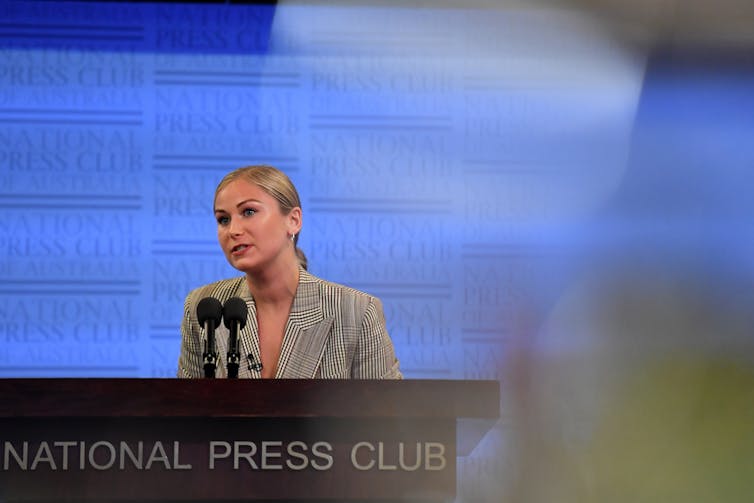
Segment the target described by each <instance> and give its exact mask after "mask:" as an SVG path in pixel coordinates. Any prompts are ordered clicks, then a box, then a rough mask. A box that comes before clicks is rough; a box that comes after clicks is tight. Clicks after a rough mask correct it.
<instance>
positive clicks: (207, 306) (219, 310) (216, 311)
mask: <svg viewBox="0 0 754 503" xmlns="http://www.w3.org/2000/svg"><path fill="white" fill-rule="evenodd" d="M196 317H197V318H198V319H199V325H201V326H204V323H205V322H206V321H208V320H213V321H214V322H215V326H216V327H217V326H219V325H220V320H221V319H222V317H223V306H222V304H220V301H219V300H217V299H216V298H214V297H204V298H203V299H202V300H200V301H199V304H198V305H197V306H196Z"/></svg>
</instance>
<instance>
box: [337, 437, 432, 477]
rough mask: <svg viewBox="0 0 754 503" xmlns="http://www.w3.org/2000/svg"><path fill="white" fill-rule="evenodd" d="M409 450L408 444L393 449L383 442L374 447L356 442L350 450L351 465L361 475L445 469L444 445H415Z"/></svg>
mask: <svg viewBox="0 0 754 503" xmlns="http://www.w3.org/2000/svg"><path fill="white" fill-rule="evenodd" d="M411 447H412V444H408V443H404V442H398V444H397V445H386V444H385V443H384V442H377V445H375V444H373V443H371V442H358V443H357V444H355V445H354V446H353V448H351V465H353V467H354V468H356V469H357V470H361V471H367V470H373V469H376V470H379V471H393V470H401V471H406V472H413V471H416V470H419V469H420V468H423V469H424V470H425V471H440V470H444V469H445V468H446V466H447V461H446V459H445V445H444V444H442V443H440V442H426V443H423V444H422V443H421V442H416V443H415V444H413V448H411ZM375 453H376V456H375ZM375 458H376V459H375Z"/></svg>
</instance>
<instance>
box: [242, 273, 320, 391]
mask: <svg viewBox="0 0 754 503" xmlns="http://www.w3.org/2000/svg"><path fill="white" fill-rule="evenodd" d="M321 288H322V280H320V279H319V278H317V277H315V276H313V275H311V274H309V273H308V272H307V271H305V270H304V269H303V268H300V269H299V279H298V287H297V288H296V295H295V297H294V298H293V304H292V305H291V312H290V314H289V316H288V322H287V323H286V326H285V334H284V335H283V345H282V347H281V350H280V360H279V361H278V366H277V371H276V373H275V377H278V378H312V377H315V375H316V373H317V370H318V369H319V364H320V361H321V359H322V355H323V354H324V348H325V343H326V341H327V335H328V334H329V331H330V327H331V325H332V319H325V317H324V314H323V311H322V291H321ZM236 294H237V295H238V296H239V297H241V298H242V299H244V300H245V301H246V305H247V306H248V307H249V318H248V321H247V324H246V328H244V329H243V330H242V331H241V334H240V341H239V343H240V345H241V352H242V358H243V357H245V356H244V355H251V358H250V359H253V360H254V361H257V362H258V361H260V356H259V355H260V351H259V336H258V334H259V330H258V326H257V310H256V303H255V302H254V298H253V297H252V296H251V292H250V291H249V285H248V283H247V282H246V278H245V277H243V278H242V281H241V284H240V285H239V286H238V288H237V290H236ZM242 367H243V365H242ZM249 373H250V377H260V376H261V372H260V371H254V370H251V369H250V368H249ZM239 375H240V373H239Z"/></svg>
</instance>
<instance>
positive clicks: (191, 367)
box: [178, 269, 403, 379]
mask: <svg viewBox="0 0 754 503" xmlns="http://www.w3.org/2000/svg"><path fill="white" fill-rule="evenodd" d="M205 297H215V298H216V299H218V300H219V301H220V302H221V303H223V304H224V303H225V301H226V300H228V299H229V298H230V297H241V298H242V299H244V300H245V301H246V305H247V306H248V308H249V313H248V319H247V323H246V327H244V328H243V329H242V330H241V331H240V332H239V348H240V353H241V366H240V368H239V371H238V377H239V378H251V379H255V378H256V379H258V378H261V370H256V369H255V368H254V367H253V365H252V363H254V362H260V361H261V359H260V351H259V339H258V328H257V319H256V304H255V303H254V299H253V297H252V296H251V293H250V291H249V287H248V284H247V283H246V277H245V276H240V277H238V278H232V279H225V280H221V281H217V282H215V283H211V284H209V285H205V286H202V287H199V288H197V289H195V290H193V291H191V292H190V293H189V294H188V296H187V297H186V302H185V304H184V314H183V321H182V323H181V338H182V342H181V354H180V357H179V359H178V377H181V378H200V377H203V376H204V369H203V359H202V352H203V350H204V333H203V330H202V328H201V327H200V326H199V321H198V320H197V317H196V306H197V304H198V303H199V301H200V300H201V299H203V298H205ZM215 336H216V340H217V352H218V362H217V371H216V377H218V378H224V377H227V365H226V354H227V351H228V336H229V331H228V329H227V328H225V326H220V327H218V329H217V330H216V331H215ZM275 377H276V378H312V379H349V378H352V379H402V378H403V376H402V374H401V372H400V369H399V363H398V359H397V358H396V356H395V349H394V347H393V343H392V341H391V339H390V336H389V335H388V333H387V328H386V325H385V315H384V313H383V310H382V303H381V302H380V300H379V299H378V298H376V297H373V296H370V295H368V294H366V293H364V292H360V291H358V290H354V289H353V288H349V287H346V286H344V285H339V284H336V283H331V282H328V281H324V280H322V279H320V278H317V277H316V276H313V275H311V274H309V273H308V272H306V271H305V270H304V269H300V270H299V283H298V288H297V290H296V296H295V298H294V299H293V305H292V306H291V313H290V316H289V317H288V322H287V324H286V327H285V334H284V336H283V345H282V348H281V352H280V360H279V361H278V367H277V371H276V375H275Z"/></svg>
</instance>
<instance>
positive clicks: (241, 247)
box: [230, 245, 249, 255]
mask: <svg viewBox="0 0 754 503" xmlns="http://www.w3.org/2000/svg"><path fill="white" fill-rule="evenodd" d="M248 247H249V245H236V246H234V247H233V248H231V250H230V253H232V254H233V255H240V254H242V253H243V252H244V250H246V249H247V248H248Z"/></svg>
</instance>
